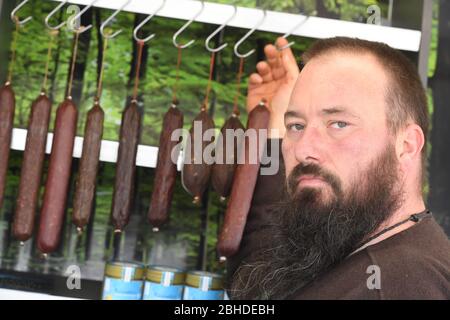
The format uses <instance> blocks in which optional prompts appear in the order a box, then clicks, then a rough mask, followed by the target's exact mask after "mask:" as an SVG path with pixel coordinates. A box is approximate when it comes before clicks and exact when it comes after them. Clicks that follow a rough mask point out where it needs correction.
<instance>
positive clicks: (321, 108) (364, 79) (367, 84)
mask: <svg viewBox="0 0 450 320" xmlns="http://www.w3.org/2000/svg"><path fill="white" fill-rule="evenodd" d="M387 83H388V80H387V75H386V72H385V71H384V69H383V67H382V66H381V65H380V63H379V62H378V60H376V58H375V57H373V56H372V55H369V54H362V55H358V54H347V55H345V54H340V53H335V54H332V55H330V56H324V57H317V58H314V59H312V60H311V61H309V62H308V63H307V64H306V66H305V67H304V68H303V69H302V71H301V73H300V75H299V78H298V80H297V83H296V85H295V88H294V91H293V94H292V97H291V103H290V106H289V108H288V112H290V111H295V112H297V114H296V115H299V114H298V113H304V112H307V111H314V113H317V114H320V115H327V114H344V113H345V114H348V115H352V116H359V117H364V115H367V113H368V112H369V113H370V114H372V115H373V111H376V110H373V109H374V108H376V109H378V111H384V106H385V93H386V87H387ZM312 109H313V110H312ZM291 115H292V116H293V115H294V114H293V113H288V116H291Z"/></svg>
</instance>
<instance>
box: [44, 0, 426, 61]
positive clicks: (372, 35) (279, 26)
mask: <svg viewBox="0 0 450 320" xmlns="http://www.w3.org/2000/svg"><path fill="white" fill-rule="evenodd" d="M51 1H57V2H61V1H64V0H51ZM161 1H162V0H152V1H144V0H133V1H132V2H130V4H129V5H128V6H127V7H126V8H125V10H124V11H128V12H134V13H142V14H151V13H153V12H154V11H155V9H156V8H157V7H158V6H159V5H160V4H161ZM69 2H70V3H72V4H79V5H88V4H89V3H91V2H92V0H70V1H69ZM199 2H200V1H197V0H167V1H166V5H165V6H164V8H163V9H162V10H161V11H160V12H159V13H158V16H161V17H166V18H173V19H183V20H189V19H191V17H192V16H193V15H194V14H195V13H196V12H197V10H198V8H199V7H200V3H199ZM122 4H123V1H119V0H99V1H98V2H96V3H95V5H94V6H96V7H99V8H105V9H118V8H119V7H120V6H121V5H122ZM231 12H232V7H231V6H230V5H226V4H219V3H211V2H205V8H204V10H203V12H202V13H201V14H200V15H199V16H198V17H197V19H195V21H198V22H202V23H211V24H222V23H223V22H224V17H225V16H226V14H228V13H231ZM260 18H261V10H260V9H252V8H245V7H238V13H237V15H236V17H235V18H234V19H233V20H232V21H231V22H230V23H229V26H231V27H238V28H244V29H251V28H253V26H254V25H255V24H256V22H257V21H258V20H259V19H260ZM301 19H305V16H304V15H298V14H291V13H284V12H275V11H268V12H267V18H266V20H265V21H264V23H263V24H262V25H261V26H260V27H259V28H258V30H260V31H266V32H274V33H279V34H285V33H286V32H287V31H289V30H291V28H292V27H293V26H295V25H296V24H298V22H299V21H300V20H301ZM292 35H296V36H303V37H309V38H316V39H322V38H329V37H335V36H348V37H354V38H360V39H365V40H371V41H378V42H384V43H386V44H388V45H390V46H391V47H393V48H396V49H400V50H406V51H415V52H417V51H419V48H420V38H421V32H420V31H417V30H410V29H403V28H392V27H387V26H378V25H372V24H364V23H357V22H350V21H341V20H336V19H326V18H319V17H310V18H309V19H308V21H306V22H305V24H303V25H302V26H301V27H300V28H299V29H298V30H296V31H294V32H293V33H292ZM156 36H158V34H157V35H156ZM159 36H165V35H159Z"/></svg>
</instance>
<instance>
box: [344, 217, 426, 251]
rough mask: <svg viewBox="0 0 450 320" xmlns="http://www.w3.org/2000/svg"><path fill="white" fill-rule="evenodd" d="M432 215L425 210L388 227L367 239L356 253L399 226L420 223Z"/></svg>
mask: <svg viewBox="0 0 450 320" xmlns="http://www.w3.org/2000/svg"><path fill="white" fill-rule="evenodd" d="M431 216H432V213H431V211H430V210H427V209H425V210H424V211H422V212H419V213H415V214H412V215H410V216H409V218H407V219H405V220H402V221H400V222H398V223H396V224H394V225H392V226H390V227H387V228H386V229H383V230H382V231H380V232H378V233H377V234H375V235H373V236H371V237H369V238H368V239H366V240H365V241H363V242H362V243H361V244H360V245H359V249H357V250H356V251H359V250H361V249H362V248H363V247H364V246H365V245H366V244H368V243H369V242H370V241H372V240H374V239H376V238H378V237H380V236H381V235H383V234H385V233H386V232H388V231H391V230H392V229H395V228H397V227H398V226H401V225H402V224H405V223H407V222H409V221H413V222H415V223H417V222H420V221H421V220H422V219H424V218H427V217H431ZM356 251H354V252H353V253H355V252H356Z"/></svg>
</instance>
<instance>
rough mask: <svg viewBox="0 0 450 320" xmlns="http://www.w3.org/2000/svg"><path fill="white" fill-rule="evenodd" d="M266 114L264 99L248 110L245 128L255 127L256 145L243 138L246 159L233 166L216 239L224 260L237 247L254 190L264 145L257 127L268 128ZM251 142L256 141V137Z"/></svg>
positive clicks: (259, 128) (235, 250) (267, 111)
mask: <svg viewBox="0 0 450 320" xmlns="http://www.w3.org/2000/svg"><path fill="white" fill-rule="evenodd" d="M269 117H270V112H269V109H267V107H266V106H265V104H264V103H263V102H261V103H260V104H259V105H258V106H257V107H255V108H254V109H253V110H252V111H251V112H250V113H249V116H248V123H247V130H256V137H257V146H256V148H250V147H249V146H250V141H249V140H248V138H245V140H244V148H245V149H244V151H243V152H242V156H243V157H245V158H244V160H245V161H240V164H238V166H237V168H236V172H235V176H234V179H233V186H232V188H231V195H230V199H229V201H228V206H227V209H226V211H225V220H224V224H223V226H222V232H221V234H220V236H219V241H218V251H219V255H220V260H221V261H224V260H226V257H230V256H232V255H234V254H235V253H236V252H237V250H238V249H239V245H240V243H241V239H242V235H243V232H244V228H245V224H246V222H247V215H248V212H249V210H250V205H251V202H252V198H253V191H254V190H255V186H256V181H257V178H258V173H259V168H260V157H261V155H262V152H263V150H264V147H265V146H262V143H261V141H259V139H260V135H259V131H260V130H263V129H267V128H268V124H269ZM250 136H251V135H250ZM252 143H255V141H253V142H252ZM254 147H255V146H254ZM251 149H255V150H256V149H258V150H257V152H258V156H257V157H253V156H254V155H250V150H251ZM252 158H256V160H257V161H256V163H251V162H250V161H249V159H252ZM241 163H242V164H241Z"/></svg>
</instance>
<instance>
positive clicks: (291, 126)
mask: <svg viewBox="0 0 450 320" xmlns="http://www.w3.org/2000/svg"><path fill="white" fill-rule="evenodd" d="M304 128H305V126H304V125H302V124H300V123H293V124H288V125H287V129H288V130H290V131H300V130H303V129H304Z"/></svg>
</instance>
